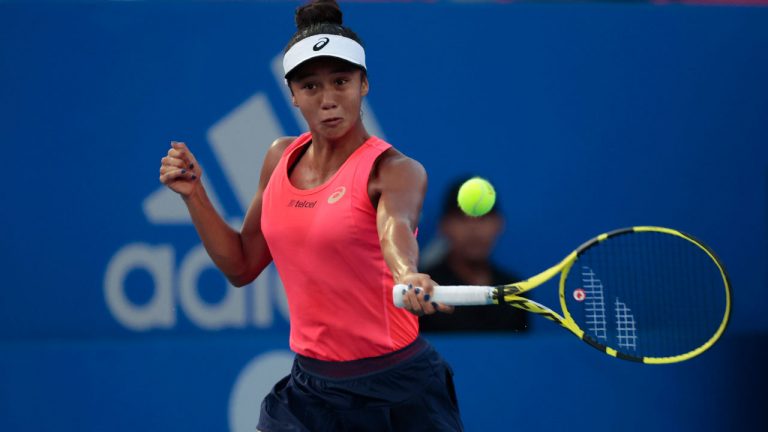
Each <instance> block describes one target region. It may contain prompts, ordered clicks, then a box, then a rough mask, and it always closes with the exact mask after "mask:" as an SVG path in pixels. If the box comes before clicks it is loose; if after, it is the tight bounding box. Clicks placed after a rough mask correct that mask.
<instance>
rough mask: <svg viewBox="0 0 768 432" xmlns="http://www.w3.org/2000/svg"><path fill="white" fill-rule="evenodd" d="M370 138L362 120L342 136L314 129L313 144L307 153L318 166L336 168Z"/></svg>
mask: <svg viewBox="0 0 768 432" xmlns="http://www.w3.org/2000/svg"><path fill="white" fill-rule="evenodd" d="M368 138H370V135H369V134H368V132H367V131H366V130H365V126H363V122H362V120H360V121H358V122H357V124H355V126H353V127H352V128H351V129H350V130H349V131H348V132H347V133H346V134H344V135H342V136H340V137H334V138H329V137H327V136H323V135H321V134H316V133H315V132H314V131H313V132H312V145H310V147H309V149H308V150H307V154H308V155H309V156H310V158H311V159H312V161H313V163H314V164H315V165H316V166H317V167H319V168H321V169H322V168H329V169H335V168H338V166H339V165H340V164H341V163H343V162H344V161H345V160H347V158H348V157H349V155H351V154H352V152H354V151H355V150H357V148H358V147H360V146H361V145H362V144H363V143H364V142H365V141H366V140H367V139H368Z"/></svg>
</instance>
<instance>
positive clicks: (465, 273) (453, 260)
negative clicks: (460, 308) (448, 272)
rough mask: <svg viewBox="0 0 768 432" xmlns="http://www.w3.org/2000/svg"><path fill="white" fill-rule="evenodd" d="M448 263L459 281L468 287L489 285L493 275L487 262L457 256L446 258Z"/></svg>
mask: <svg viewBox="0 0 768 432" xmlns="http://www.w3.org/2000/svg"><path fill="white" fill-rule="evenodd" d="M448 263H449V264H450V266H451V269H452V270H453V271H454V273H456V276H458V277H459V279H461V280H463V281H464V282H466V283H467V284H469V285H491V284H492V282H493V281H492V279H493V274H492V272H491V266H490V263H489V262H488V261H487V260H479V261H474V260H468V259H466V258H463V257H461V256H459V255H457V254H455V253H454V254H450V255H449V256H448Z"/></svg>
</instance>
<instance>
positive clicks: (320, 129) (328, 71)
mask: <svg viewBox="0 0 768 432" xmlns="http://www.w3.org/2000/svg"><path fill="white" fill-rule="evenodd" d="M290 86H291V93H292V94H293V96H292V99H293V104H294V105H295V106H297V107H299V109H300V110H301V114H302V115H303V116H304V119H305V120H306V121H307V124H309V129H310V130H311V131H312V133H314V134H320V135H322V136H324V137H326V138H328V139H334V138H340V137H342V136H344V135H345V134H346V133H347V132H349V131H350V130H351V129H352V127H354V126H355V125H356V124H357V122H358V121H359V120H360V104H361V103H362V99H363V96H365V95H367V94H368V80H367V79H366V78H365V77H364V76H363V73H362V71H361V70H360V69H358V68H356V67H354V66H353V65H351V64H349V63H347V62H345V61H343V60H338V59H335V58H329V57H320V58H317V59H313V60H310V61H308V62H307V63H305V64H303V65H301V66H299V69H298V70H297V71H296V72H295V73H294V76H293V77H292V78H291V81H290Z"/></svg>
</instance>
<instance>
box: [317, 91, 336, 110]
mask: <svg viewBox="0 0 768 432" xmlns="http://www.w3.org/2000/svg"><path fill="white" fill-rule="evenodd" d="M320 108H321V109H324V110H329V109H334V108H336V98H335V96H334V93H333V91H328V90H326V91H324V92H323V98H322V100H321V104H320Z"/></svg>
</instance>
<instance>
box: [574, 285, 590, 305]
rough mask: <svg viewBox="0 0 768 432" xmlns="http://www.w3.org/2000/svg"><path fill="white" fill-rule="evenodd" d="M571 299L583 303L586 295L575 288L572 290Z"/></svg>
mask: <svg viewBox="0 0 768 432" xmlns="http://www.w3.org/2000/svg"><path fill="white" fill-rule="evenodd" d="M573 298H574V299H575V300H576V301H578V302H581V301H584V299H585V298H587V293H585V292H584V290H583V289H581V288H576V289H575V290H573Z"/></svg>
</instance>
